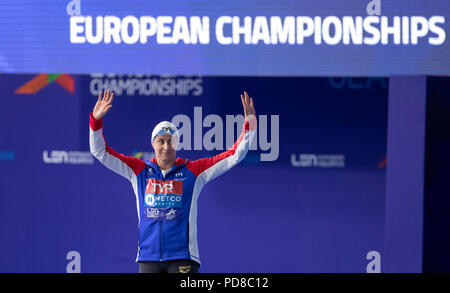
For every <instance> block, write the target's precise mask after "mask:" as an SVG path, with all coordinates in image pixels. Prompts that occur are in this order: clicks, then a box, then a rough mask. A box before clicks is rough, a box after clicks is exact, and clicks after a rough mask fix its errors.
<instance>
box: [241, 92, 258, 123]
mask: <svg viewBox="0 0 450 293" xmlns="http://www.w3.org/2000/svg"><path fill="white" fill-rule="evenodd" d="M241 101H242V106H243V107H244V117H245V118H246V119H247V120H248V119H250V116H251V115H254V116H256V113H255V105H254V104H253V99H252V98H250V97H249V96H248V94H247V92H246V91H244V96H242V95H241Z"/></svg>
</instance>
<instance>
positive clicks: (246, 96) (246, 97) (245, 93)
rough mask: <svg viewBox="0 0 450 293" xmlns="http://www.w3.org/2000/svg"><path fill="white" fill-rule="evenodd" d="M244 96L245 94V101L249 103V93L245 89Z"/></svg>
mask: <svg viewBox="0 0 450 293" xmlns="http://www.w3.org/2000/svg"><path fill="white" fill-rule="evenodd" d="M244 96H245V103H246V104H248V94H247V92H246V91H244Z"/></svg>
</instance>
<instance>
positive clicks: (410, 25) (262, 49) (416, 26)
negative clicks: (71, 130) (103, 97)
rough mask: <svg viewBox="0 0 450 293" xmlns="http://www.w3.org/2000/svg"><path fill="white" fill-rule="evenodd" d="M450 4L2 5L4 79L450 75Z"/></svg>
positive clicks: (328, 0) (435, 0) (94, 0)
mask: <svg viewBox="0 0 450 293" xmlns="http://www.w3.org/2000/svg"><path fill="white" fill-rule="evenodd" d="M449 15H450V2H449V1H448V0H432V1H422V0H401V1H385V0H372V1H370V0H348V1H334V0H321V1H300V0H281V1H268V0H258V1H256V0H248V1H235V0H227V1H205V0H191V1H187V0H179V1H169V2H167V1H148V0H145V1H144V0H142V1H138V0H133V1H105V0H90V1H87V0H72V1H70V0H65V1H50V0H37V1H14V2H11V1H5V0H2V1H0V43H1V46H0V72H2V73H41V72H48V73H69V74H70V73H85V74H90V73H93V72H110V73H134V74H200V75H240V76H243V75H247V76H263V75H265V76H388V75H396V74H427V75H449V74H450V55H449V54H448V52H450V45H449V42H448V32H449V24H448V18H449Z"/></svg>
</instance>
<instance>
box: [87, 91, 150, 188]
mask: <svg viewBox="0 0 450 293" xmlns="http://www.w3.org/2000/svg"><path fill="white" fill-rule="evenodd" d="M113 100H114V93H112V92H111V91H110V90H105V92H104V94H103V97H102V93H100V94H99V95H98V100H97V103H96V104H95V107H94V110H93V111H92V112H91V114H90V115H89V128H90V129H89V146H90V151H91V154H92V155H94V157H96V158H97V159H98V160H99V161H100V162H101V163H102V164H103V165H105V166H106V167H108V168H109V169H111V170H112V171H114V172H116V173H117V174H119V175H121V176H123V177H125V178H127V179H128V180H130V181H131V180H133V179H135V178H136V175H137V174H138V173H139V172H141V171H142V170H143V169H144V168H145V163H144V162H143V161H142V160H140V159H137V158H135V157H131V156H125V155H124V154H119V153H117V152H116V151H115V150H113V149H112V148H110V147H109V146H108V144H107V143H106V140H105V138H104V135H103V117H104V116H105V115H106V114H107V113H108V111H109V110H110V109H111V107H112V102H113Z"/></svg>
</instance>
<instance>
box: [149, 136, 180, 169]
mask: <svg viewBox="0 0 450 293" xmlns="http://www.w3.org/2000/svg"><path fill="white" fill-rule="evenodd" d="M153 148H154V149H155V155H156V159H157V160H158V162H161V163H163V164H165V165H167V164H171V163H173V162H175V160H176V151H175V148H174V146H173V144H172V135H170V134H164V135H159V136H156V137H155V139H154V140H153Z"/></svg>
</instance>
